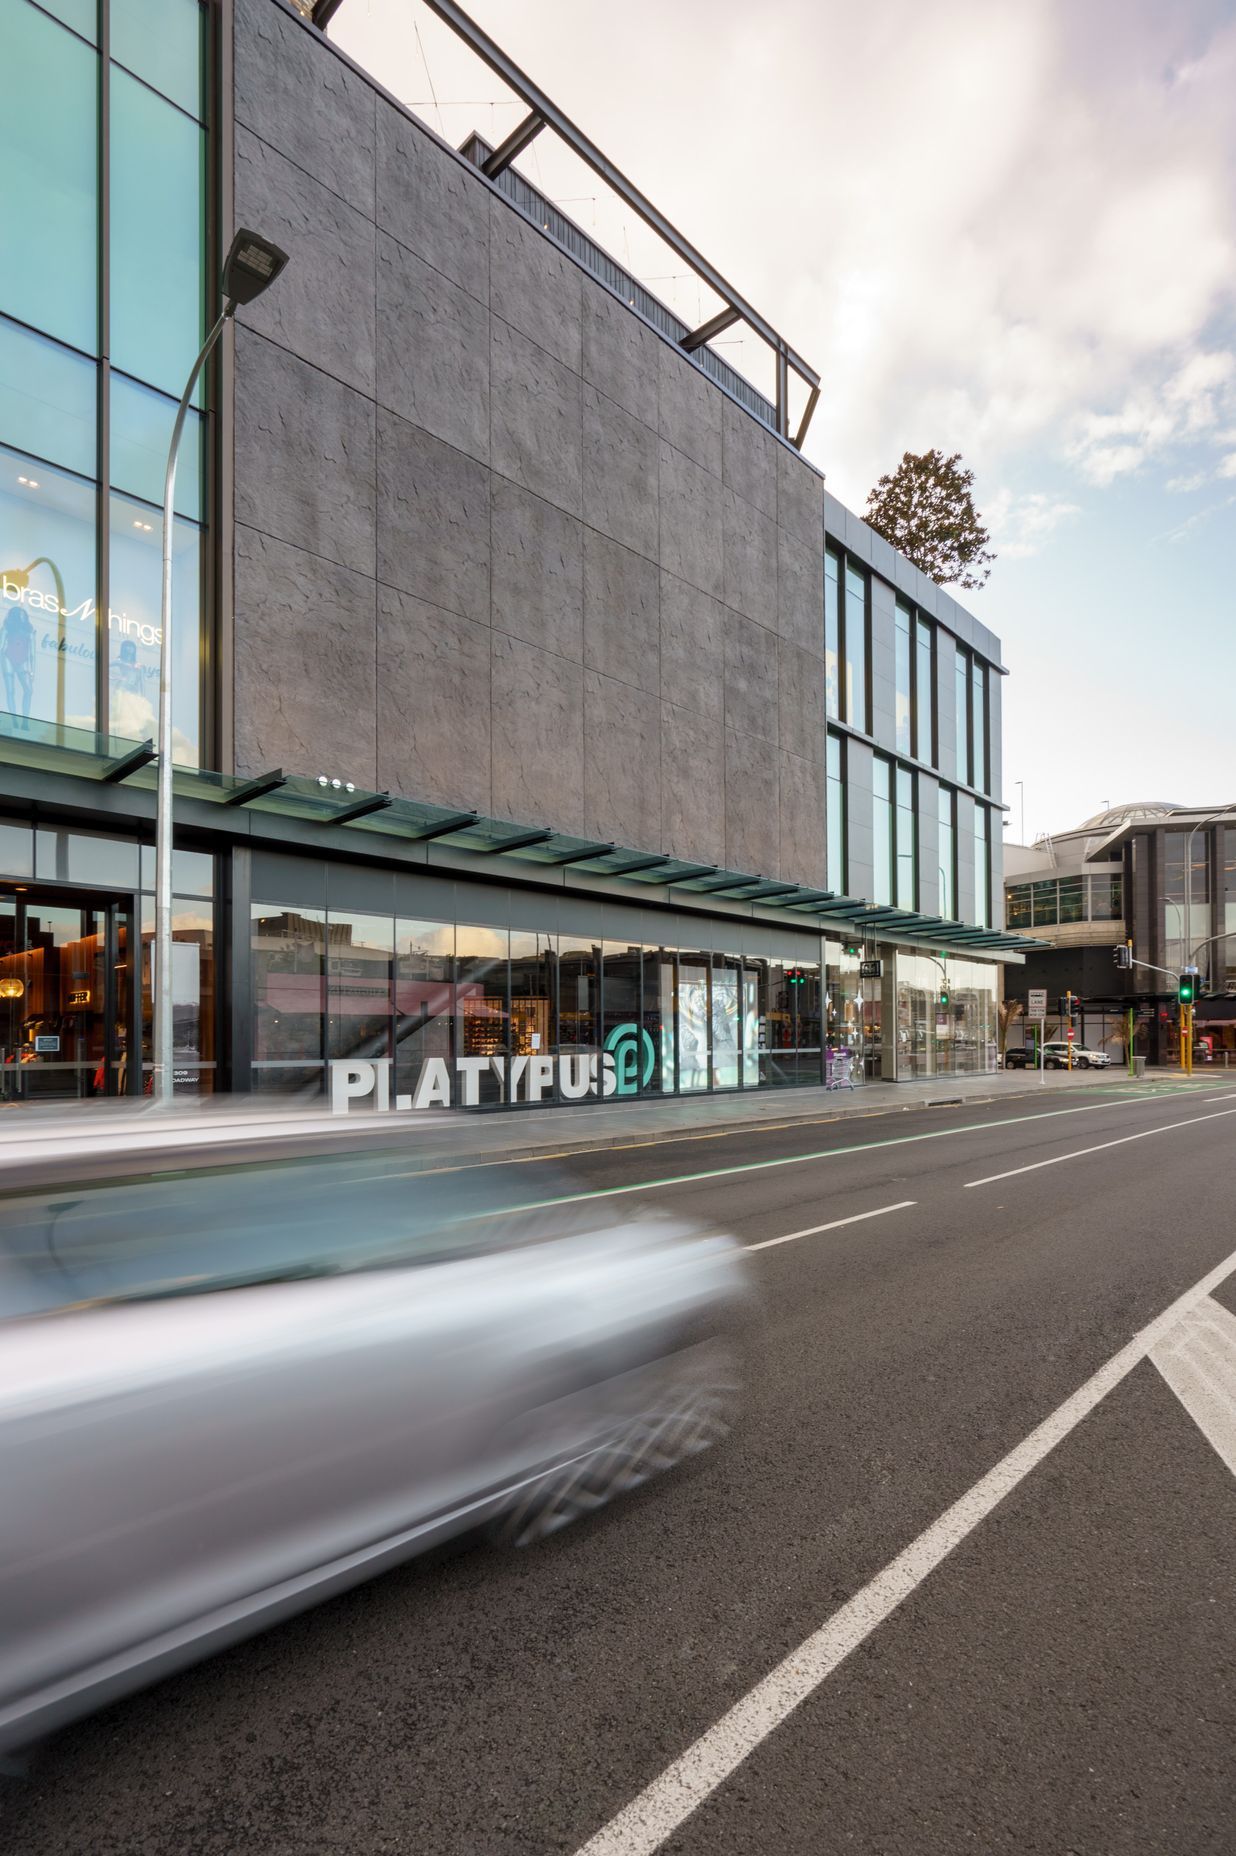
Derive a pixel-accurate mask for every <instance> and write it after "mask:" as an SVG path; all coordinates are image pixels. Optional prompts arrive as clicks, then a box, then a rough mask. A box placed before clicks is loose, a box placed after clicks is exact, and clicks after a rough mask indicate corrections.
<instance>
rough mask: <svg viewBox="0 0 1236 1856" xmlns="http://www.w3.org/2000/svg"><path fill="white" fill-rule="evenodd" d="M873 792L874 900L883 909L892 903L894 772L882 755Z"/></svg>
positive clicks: (877, 761) (874, 771) (874, 770)
mask: <svg viewBox="0 0 1236 1856" xmlns="http://www.w3.org/2000/svg"><path fill="white" fill-rule="evenodd" d="M871 788H872V813H871V823H872V853H871V855H872V871H873V882H872V890H871V900H872V901H873V902H874V903H875V905H876V907H877V908H882V907H884V906H885V905H887V904H891V902H892V900H893V803H892V768H891V767H890V765H889V763H888V762H887V761H886V760H884V759H883V758H882V757H881V756H880V755H879V754H877V755H876V757H875V759H874V760H873V761H872V763H871Z"/></svg>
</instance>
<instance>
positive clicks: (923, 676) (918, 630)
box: [914, 618, 936, 767]
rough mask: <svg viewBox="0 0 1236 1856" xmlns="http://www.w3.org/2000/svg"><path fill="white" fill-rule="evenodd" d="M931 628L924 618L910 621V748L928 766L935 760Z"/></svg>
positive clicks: (933, 764) (934, 762) (933, 763)
mask: <svg viewBox="0 0 1236 1856" xmlns="http://www.w3.org/2000/svg"><path fill="white" fill-rule="evenodd" d="M931 635H932V628H931V626H930V625H929V624H928V622H927V620H926V619H920V618H916V619H915V621H914V652H915V676H914V752H915V753H916V754H917V756H918V758H919V759H920V760H925V761H926V762H927V763H928V765H929V766H932V767H934V766H935V764H936V728H935V704H934V700H933V698H934V692H935V678H934V676H933V675H932V667H931V663H932V651H931Z"/></svg>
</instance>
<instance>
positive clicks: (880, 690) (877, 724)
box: [871, 677, 897, 754]
mask: <svg viewBox="0 0 1236 1856" xmlns="http://www.w3.org/2000/svg"><path fill="white" fill-rule="evenodd" d="M895 705H896V693H895V690H894V687H893V685H892V683H891V682H890V681H889V680H888V678H886V677H873V678H872V679H871V733H872V734H873V735H874V737H875V739H876V741H877V743H878V744H879V746H880V747H882V748H884V749H885V750H886V751H887V752H888V753H890V754H894V753H896V751H897V710H896V706H895Z"/></svg>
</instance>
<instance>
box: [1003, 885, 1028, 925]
mask: <svg viewBox="0 0 1236 1856" xmlns="http://www.w3.org/2000/svg"><path fill="white" fill-rule="evenodd" d="M1004 913H1005V921H1006V923H1007V925H1008V926H1009V927H1010V928H1029V927H1030V925H1031V922H1030V885H1029V883H1010V885H1009V887H1008V888H1007V889H1006V890H1005V892H1004Z"/></svg>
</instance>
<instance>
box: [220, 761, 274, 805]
mask: <svg viewBox="0 0 1236 1856" xmlns="http://www.w3.org/2000/svg"><path fill="white" fill-rule="evenodd" d="M287 783H288V776H287V774H286V773H285V772H284V771H283V768H282V767H276V768H274V769H273V771H272V772H270V773H259V775H258V777H257V779H256V780H246V781H245V784H244V785H243V786H238V787H237V788H236V791H235V792H234V793H229V794H228V796H227V798H226V799H225V800H224V801H223V803H224V805H225V806H247V805H248V804H249V802H250V800H253V799H262V798H264V797H265V795H266V794H267V793H273V792H275V791H277V789H278V788H279V787H281V786H286V785H287Z"/></svg>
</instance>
